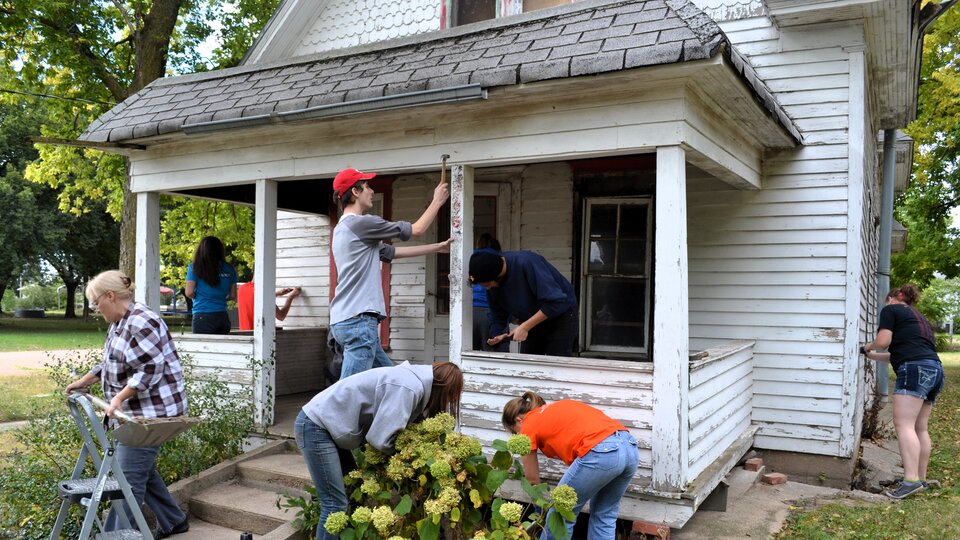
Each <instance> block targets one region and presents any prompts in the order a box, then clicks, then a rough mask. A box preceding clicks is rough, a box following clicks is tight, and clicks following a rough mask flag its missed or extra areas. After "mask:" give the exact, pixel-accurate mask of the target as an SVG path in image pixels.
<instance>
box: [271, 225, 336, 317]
mask: <svg viewBox="0 0 960 540" xmlns="http://www.w3.org/2000/svg"><path fill="white" fill-rule="evenodd" d="M330 230H331V229H330V218H328V217H326V216H310V215H304V214H296V213H293V212H282V211H281V212H277V258H276V264H277V287H302V291H301V294H300V297H299V298H296V299H294V301H293V304H292V305H291V307H290V311H289V313H288V314H287V318H286V320H284V321H283V322H278V325H280V326H283V327H286V328H325V327H326V326H327V325H328V324H329V323H330ZM282 302H283V299H278V302H277V303H278V304H282Z"/></svg>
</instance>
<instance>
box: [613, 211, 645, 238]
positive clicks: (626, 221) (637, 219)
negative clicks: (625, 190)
mask: <svg viewBox="0 0 960 540" xmlns="http://www.w3.org/2000/svg"><path fill="white" fill-rule="evenodd" d="M620 237H621V238H646V237H647V205H645V204H625V205H623V206H621V207H620Z"/></svg>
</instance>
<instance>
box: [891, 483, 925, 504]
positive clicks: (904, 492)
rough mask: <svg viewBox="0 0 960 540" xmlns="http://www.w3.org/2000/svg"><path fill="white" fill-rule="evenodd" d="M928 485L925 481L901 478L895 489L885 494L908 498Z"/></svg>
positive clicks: (896, 497)
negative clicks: (908, 480)
mask: <svg viewBox="0 0 960 540" xmlns="http://www.w3.org/2000/svg"><path fill="white" fill-rule="evenodd" d="M924 489H926V486H925V485H924V483H923V482H906V481H905V480H901V481H900V482H899V483H898V484H897V487H896V488H895V489H892V490H890V491H887V492H886V493H885V495H886V496H887V497H890V498H891V499H906V498H907V497H909V496H910V495H913V494H914V493H916V492H918V491H923V490H924Z"/></svg>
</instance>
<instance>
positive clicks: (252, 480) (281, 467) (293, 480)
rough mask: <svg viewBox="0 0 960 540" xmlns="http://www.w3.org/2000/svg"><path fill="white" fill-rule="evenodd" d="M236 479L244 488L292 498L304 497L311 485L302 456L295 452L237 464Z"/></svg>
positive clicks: (308, 472)
mask: <svg viewBox="0 0 960 540" xmlns="http://www.w3.org/2000/svg"><path fill="white" fill-rule="evenodd" d="M237 477H238V478H239V480H240V483H241V484H243V485H245V486H250V487H256V488H259V489H265V490H273V491H276V492H278V493H284V494H287V495H291V496H294V497H306V496H307V492H306V491H305V490H304V488H305V487H306V486H308V485H312V481H311V479H310V471H308V470H307V464H306V462H304V461H303V456H301V455H300V454H298V453H296V452H285V453H281V454H271V455H266V456H262V457H258V458H255V459H250V460H247V461H243V462H240V463H238V464H237Z"/></svg>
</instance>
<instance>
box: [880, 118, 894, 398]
mask: <svg viewBox="0 0 960 540" xmlns="http://www.w3.org/2000/svg"><path fill="white" fill-rule="evenodd" d="M896 164H897V130H895V129H885V130H883V180H882V183H881V186H880V253H879V260H878V261H877V309H876V313H877V314H879V313H880V310H881V309H883V306H884V304H886V300H887V292H888V291H889V290H890V249H891V247H890V245H891V235H892V232H893V182H894V171H895V168H896ZM877 366H878V368H877V395H879V396H886V395H887V389H888V387H889V385H890V377H889V373H888V370H887V369H886V364H882V363H880V364H877Z"/></svg>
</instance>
